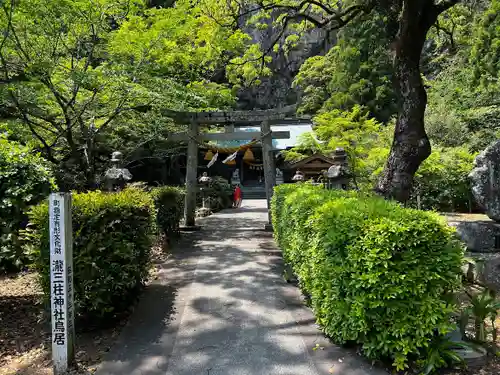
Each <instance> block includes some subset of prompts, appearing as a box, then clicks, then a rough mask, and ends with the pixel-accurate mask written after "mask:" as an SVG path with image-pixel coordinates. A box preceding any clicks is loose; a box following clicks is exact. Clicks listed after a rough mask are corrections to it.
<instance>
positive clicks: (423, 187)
mask: <svg viewBox="0 0 500 375" xmlns="http://www.w3.org/2000/svg"><path fill="white" fill-rule="evenodd" d="M388 155H389V148H373V149H372V150H370V155H369V157H368V158H367V159H366V170H365V173H366V174H368V175H371V177H370V183H369V184H368V186H367V187H368V189H372V188H373V184H374V183H375V182H376V180H377V179H378V178H379V174H380V173H381V172H382V170H383V168H384V165H385V162H386V160H387V156H388ZM475 156H476V154H475V153H471V152H470V151H469V150H468V149H467V147H447V148H443V147H435V148H433V151H432V154H431V155H430V156H429V157H428V158H427V159H426V160H425V161H424V162H423V163H422V164H421V165H420V167H419V169H418V171H417V173H416V174H415V182H414V184H413V190H412V193H411V196H410V199H409V200H408V202H407V204H408V205H409V206H411V207H413V208H417V206H418V203H417V195H419V196H420V208H421V209H424V210H437V211H441V212H470V211H475V210H476V209H477V207H476V206H475V205H474V203H473V201H472V195H471V188H470V182H469V179H468V174H469V173H470V171H471V170H472V167H473V163H474V158H475ZM364 187H365V188H366V186H364Z"/></svg>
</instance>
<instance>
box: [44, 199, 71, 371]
mask: <svg viewBox="0 0 500 375" xmlns="http://www.w3.org/2000/svg"><path fill="white" fill-rule="evenodd" d="M49 220H50V223H49V230H50V295H51V316H52V362H53V366H54V374H55V375H60V374H65V373H66V372H67V371H68V369H69V368H70V366H71V365H72V363H73V360H74V355H75V324H74V305H73V230H72V223H71V194H70V193H53V194H51V195H50V199H49Z"/></svg>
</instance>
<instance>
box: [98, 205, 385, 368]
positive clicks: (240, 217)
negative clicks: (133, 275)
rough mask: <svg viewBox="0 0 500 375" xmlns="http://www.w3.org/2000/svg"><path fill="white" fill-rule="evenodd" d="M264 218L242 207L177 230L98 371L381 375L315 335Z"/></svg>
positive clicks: (258, 209) (257, 209)
mask: <svg viewBox="0 0 500 375" xmlns="http://www.w3.org/2000/svg"><path fill="white" fill-rule="evenodd" d="M266 219H267V210H266V208H265V201H247V202H244V205H243V207H242V208H240V209H233V210H226V211H223V212H220V213H218V214H215V215H213V216H210V217H207V218H204V219H203V220H201V221H200V224H201V225H202V227H203V229H202V230H201V231H200V232H196V233H186V234H184V238H183V241H182V243H181V244H180V245H179V246H177V248H176V249H175V251H174V253H173V254H172V256H171V257H170V258H169V259H168V260H167V262H166V263H165V264H164V265H163V267H162V269H161V270H160V273H159V278H158V280H157V282H156V283H154V284H153V285H152V286H150V287H149V288H148V289H147V291H146V293H145V295H144V297H143V299H142V301H141V303H140V304H139V306H138V309H137V311H136V312H135V314H134V316H133V318H132V319H131V321H130V323H129V325H128V327H127V328H126V329H125V330H124V332H123V334H122V337H121V339H120V341H119V342H118V343H117V345H116V347H115V348H114V349H113V350H112V351H111V353H110V355H109V358H108V359H107V361H106V362H105V363H103V365H102V366H101V368H100V370H99V371H98V375H119V374H120V375H121V374H131V375H156V374H158V375H160V374H162V375H165V374H168V375H195V374H200V375H206V374H208V375H240V374H241V375H274V374H276V375H319V374H332V373H333V374H339V375H340V374H343V375H371V374H373V375H378V374H383V372H381V371H380V370H375V369H371V368H370V367H369V366H367V365H366V363H365V362H364V361H363V360H362V359H361V358H359V357H357V356H354V355H352V354H351V353H348V352H346V351H345V350H343V349H340V348H338V347H336V346H334V345H332V344H330V343H329V342H328V340H326V339H325V338H324V337H323V336H322V334H321V333H320V332H319V330H318V329H317V327H316V325H315V324H314V318H313V316H312V314H311V313H310V311H309V310H308V309H307V308H306V307H304V305H303V303H302V301H301V298H300V294H299V291H298V290H297V289H296V288H295V287H293V286H291V285H288V284H286V283H285V282H284V280H283V278H282V263H281V253H280V251H279V250H278V249H277V248H276V247H275V245H274V241H273V239H272V235H271V234H270V233H266V232H264V231H263V228H264V225H265V223H266ZM316 344H318V345H319V347H321V348H322V350H315V351H314V350H312V348H313V347H315V346H316Z"/></svg>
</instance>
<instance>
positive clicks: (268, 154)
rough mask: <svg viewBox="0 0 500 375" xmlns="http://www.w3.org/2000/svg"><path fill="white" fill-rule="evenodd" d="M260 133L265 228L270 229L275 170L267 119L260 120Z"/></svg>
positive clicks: (271, 138) (269, 126)
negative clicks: (264, 194)
mask: <svg viewBox="0 0 500 375" xmlns="http://www.w3.org/2000/svg"><path fill="white" fill-rule="evenodd" d="M260 132H261V135H262V162H263V163H264V183H265V185H266V198H267V208H268V221H269V223H268V225H266V229H270V230H272V221H271V197H272V196H273V189H274V186H275V185H276V170H275V168H274V156H273V151H272V149H273V137H272V134H271V125H270V123H269V121H267V120H265V121H262V124H261V126H260Z"/></svg>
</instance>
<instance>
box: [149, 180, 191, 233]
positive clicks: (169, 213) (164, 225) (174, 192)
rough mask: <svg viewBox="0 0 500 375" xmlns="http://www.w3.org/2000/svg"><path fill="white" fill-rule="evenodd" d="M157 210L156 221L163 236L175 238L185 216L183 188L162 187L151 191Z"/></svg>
mask: <svg viewBox="0 0 500 375" xmlns="http://www.w3.org/2000/svg"><path fill="white" fill-rule="evenodd" d="M151 196H152V197H153V200H154V203H155V208H156V220H157V224H158V229H159V230H160V232H161V234H163V235H165V236H167V238H171V237H175V236H177V235H178V233H179V222H180V220H181V218H182V215H183V214H184V198H185V196H186V192H185V190H184V189H183V188H179V187H175V186H162V187H158V188H154V189H152V190H151Z"/></svg>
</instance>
